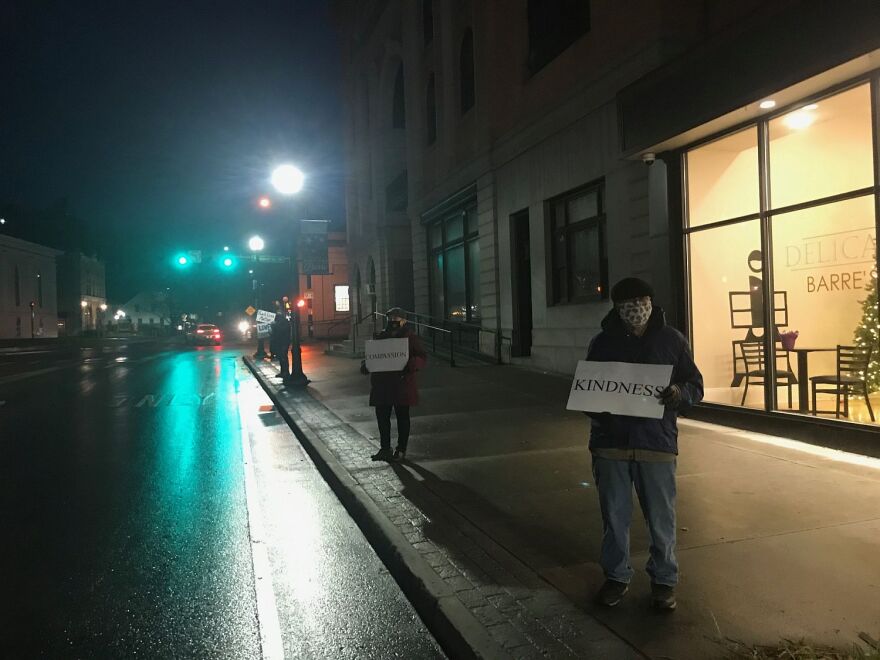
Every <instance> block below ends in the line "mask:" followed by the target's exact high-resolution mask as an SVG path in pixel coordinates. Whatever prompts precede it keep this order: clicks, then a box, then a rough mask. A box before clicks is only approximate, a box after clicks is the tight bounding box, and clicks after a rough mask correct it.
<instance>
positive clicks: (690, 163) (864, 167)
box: [684, 83, 880, 422]
mask: <svg viewBox="0 0 880 660" xmlns="http://www.w3.org/2000/svg"><path fill="white" fill-rule="evenodd" d="M873 132H874V130H873V128H872V112H871V94H870V86H869V84H868V83H864V84H861V85H858V86H855V87H853V88H851V89H848V90H846V91H843V92H839V93H837V94H834V95H830V96H828V97H826V98H823V99H819V100H815V101H811V102H805V103H804V104H803V105H801V106H799V107H796V108H794V109H790V110H788V111H787V112H785V113H784V114H780V115H779V116H776V117H771V118H770V119H769V120H768V121H766V122H760V123H758V124H756V125H755V126H752V127H749V128H746V129H744V130H740V131H739V132H737V133H734V134H732V135H728V136H725V137H723V138H720V139H717V140H714V141H711V142H709V143H707V144H704V145H701V146H698V147H696V148H694V149H692V150H690V151H688V152H687V153H686V154H685V163H684V164H685V172H686V182H685V183H686V185H685V190H686V192H687V199H686V210H687V218H686V227H687V228H686V229H685V233H686V237H687V249H688V265H689V278H690V291H689V293H690V319H691V332H692V334H691V336H692V339H693V345H694V353H695V357H696V360H697V363H698V364H699V365H700V367H701V369H702V371H703V374H704V377H705V385H706V397H705V399H706V401H709V402H713V403H719V404H727V405H736V406H745V407H749V408H755V409H760V410H767V409H775V410H781V411H786V412H798V413H803V414H809V415H821V416H823V417H829V416H830V417H831V418H837V419H845V420H849V421H857V422H871V421H872V419H871V418H872V415H873V414H874V410H876V411H877V413H880V346H878V318H877V315H878V309H877V288H876V287H877V251H876V226H877V217H876V211H875V208H876V199H875V197H876V194H877V190H876V189H875V187H874V181H875V173H874V157H873V148H874V147H873V144H874V139H873ZM762 136H764V140H765V142H764V144H765V145H766V148H765V149H759V148H758V147H759V141H760V140H761V137H762ZM761 200H763V204H762V203H761ZM771 291H772V295H771ZM771 300H772V304H771ZM869 403H870V404H871V406H870V407H869V405H868V404H869ZM878 419H880V418H878Z"/></svg>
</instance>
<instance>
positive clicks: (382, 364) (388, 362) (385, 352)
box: [364, 337, 409, 373]
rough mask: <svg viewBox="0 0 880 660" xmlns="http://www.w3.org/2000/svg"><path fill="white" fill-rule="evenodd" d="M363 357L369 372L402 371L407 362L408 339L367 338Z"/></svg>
mask: <svg viewBox="0 0 880 660" xmlns="http://www.w3.org/2000/svg"><path fill="white" fill-rule="evenodd" d="M364 357H365V358H366V362H367V369H369V371H370V373H377V372H380V371H402V370H403V368H404V367H405V366H406V363H407V362H409V339H407V338H405V337H404V338H403V339H368V340H367V343H366V346H365V348H364Z"/></svg>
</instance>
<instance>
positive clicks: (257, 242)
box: [248, 236, 266, 360]
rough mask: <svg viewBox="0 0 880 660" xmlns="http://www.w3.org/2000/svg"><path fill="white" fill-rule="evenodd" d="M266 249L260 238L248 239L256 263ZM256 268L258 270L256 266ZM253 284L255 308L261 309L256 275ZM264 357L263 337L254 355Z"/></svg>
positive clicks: (257, 357) (259, 338)
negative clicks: (258, 256) (258, 255)
mask: <svg viewBox="0 0 880 660" xmlns="http://www.w3.org/2000/svg"><path fill="white" fill-rule="evenodd" d="M264 247H266V243H265V241H264V240H263V239H262V238H261V237H260V236H251V237H250V239H248V248H249V249H250V251H251V252H252V253H253V258H254V261H255V262H256V260H257V253H258V252H260V251H261V250H262V249H263V248H264ZM254 267H255V268H256V264H255V265H254ZM249 272H250V273H251V274H253V272H254V271H253V270H250V271H249ZM252 283H253V288H254V307H256V308H257V309H260V284H259V282H258V281H257V276H256V275H254V277H253V280H252ZM264 357H266V340H265V339H264V338H263V337H257V352H256V353H254V359H255V360H262V359H263V358H264Z"/></svg>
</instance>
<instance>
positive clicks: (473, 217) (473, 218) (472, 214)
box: [465, 207, 480, 235]
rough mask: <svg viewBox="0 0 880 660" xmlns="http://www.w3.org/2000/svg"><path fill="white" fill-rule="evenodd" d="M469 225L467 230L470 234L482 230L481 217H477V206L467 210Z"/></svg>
mask: <svg viewBox="0 0 880 660" xmlns="http://www.w3.org/2000/svg"><path fill="white" fill-rule="evenodd" d="M466 213H467V226H466V227H465V230H466V231H467V234H468V235H471V234H476V233H478V232H479V231H480V226H479V222H480V221H479V219H478V218H477V207H473V208H469V209H468V210H467V211H466Z"/></svg>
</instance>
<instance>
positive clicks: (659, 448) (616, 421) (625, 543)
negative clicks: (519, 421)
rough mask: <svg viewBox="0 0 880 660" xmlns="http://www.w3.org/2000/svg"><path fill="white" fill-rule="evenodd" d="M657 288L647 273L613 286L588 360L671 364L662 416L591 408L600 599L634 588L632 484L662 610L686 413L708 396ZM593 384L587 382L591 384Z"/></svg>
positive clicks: (672, 574)
mask: <svg viewBox="0 0 880 660" xmlns="http://www.w3.org/2000/svg"><path fill="white" fill-rule="evenodd" d="M653 298H654V290H653V288H652V287H651V285H650V284H648V283H647V282H645V281H644V280H641V279H638V278H635V277H628V278H625V279H623V280H621V281H620V282H618V283H617V284H615V285H614V287H613V288H612V289H611V300H612V302H613V303H614V309H612V310H611V311H610V312H609V313H608V315H607V316H606V317H605V319H604V320H603V321H602V330H601V331H600V332H599V334H598V335H596V336H595V337H594V338H593V341H592V342H591V343H590V347H589V350H588V352H587V360H588V361H593V362H624V363H632V364H634V365H671V367H672V378H671V381H670V382H669V384H668V386H666V387H664V388H662V389H661V390H660V391H659V393H658V392H657V391H656V390H657V389H660V388H654V389H653V390H652V391H653V392H654V396H655V397H656V398H657V399H658V402H659V404H660V405H662V406H663V409H662V415H659V413H658V415H655V416H654V417H635V416H629V415H622V414H612V413H608V412H589V413H587V414H588V415H589V416H590V417H591V418H592V420H591V431H590V453H591V454H592V459H593V479H594V481H595V483H596V490H597V492H598V495H599V506H600V508H601V511H602V548H601V551H600V559H599V563H600V564H601V566H602V570H603V572H604V573H605V583H604V584H603V585H602V588H601V589H600V590H599V593H598V596H597V599H598V601H599V603H600V604H602V605H605V606H607V607H614V606H615V605H617V604H618V603H619V602H620V600H621V599H622V598H623V596H624V594H625V593H626V592H627V590H628V589H629V582H630V579H631V578H632V576H633V568H632V566H631V565H630V561H629V527H630V520H631V518H632V490H633V487H635V491H636V494H637V495H638V498H639V504H640V505H641V508H642V513H643V514H644V516H645V520H646V522H647V525H648V531H649V535H650V541H651V548H650V558H649V559H648V563H647V567H646V568H647V572H648V575H649V576H650V577H651V604H652V605H653V606H654V607H655V608H657V609H660V610H667V611H668V610H673V609H675V606H676V600H675V586H676V585H677V584H678V562H677V560H676V557H675V467H676V457H677V455H678V423H677V417H678V414H679V412H681V411H682V410H684V409H686V408H687V407H689V406H692V405H693V404H695V403H697V402H698V401H700V400H701V399H702V398H703V377H702V375H701V374H700V371H699V369H697V366H696V365H695V364H694V360H693V356H692V353H691V348H690V345H689V344H688V342H687V340H686V339H685V338H684V336H683V335H682V334H681V333H680V332H679V331H678V330H675V329H674V328H672V327H670V326H668V325H666V318H665V315H664V313H663V310H662V309H661V308H659V307H656V306H654V304H653ZM589 385H590V384H589V383H587V385H586V386H585V387H587V386H589Z"/></svg>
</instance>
